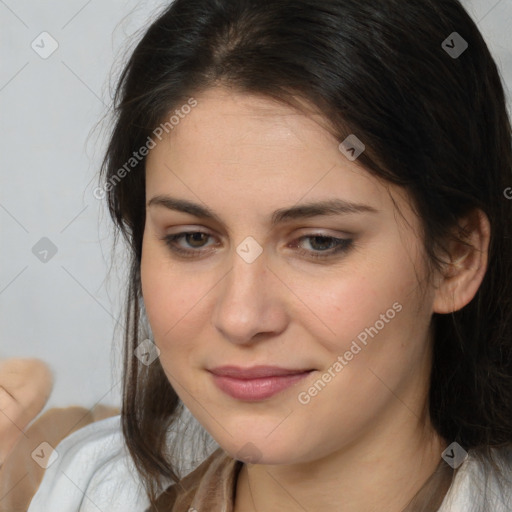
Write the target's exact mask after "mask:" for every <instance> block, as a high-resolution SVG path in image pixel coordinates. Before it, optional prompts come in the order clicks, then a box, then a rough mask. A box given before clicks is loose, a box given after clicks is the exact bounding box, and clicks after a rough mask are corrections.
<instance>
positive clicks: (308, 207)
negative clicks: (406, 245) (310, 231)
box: [147, 195, 379, 226]
mask: <svg viewBox="0 0 512 512" xmlns="http://www.w3.org/2000/svg"><path fill="white" fill-rule="evenodd" d="M147 205H148V207H149V206H163V207H165V208H167V209H169V210H175V211H179V212H183V213H188V214H189V215H193V216H194V217H198V218H201V219H211V220H215V221H216V222H218V223H219V224H222V223H223V222H222V220H221V219H220V217H219V216H218V215H217V214H216V213H215V212H214V211H213V210H211V209H210V208H208V207H206V206H202V205H200V204H197V203H193V202H191V201H188V200H186V199H177V198H174V197H170V196H166V195H157V196H155V197H153V198H152V199H151V200H150V201H149V202H148V204H147ZM378 212H379V210H377V209H375V208H373V207H372V206H369V205H365V204H359V203H352V202H348V201H345V200H342V199H329V200H325V201H318V202H310V203H303V204H300V205H298V206H292V207H290V208H280V209H279V210H276V211H274V212H273V213H272V219H271V225H272V226H275V225H277V224H280V223H284V222H286V221H290V220H297V219H307V218H310V217H318V216H328V215H330V216H332V215H346V214H354V213H378Z"/></svg>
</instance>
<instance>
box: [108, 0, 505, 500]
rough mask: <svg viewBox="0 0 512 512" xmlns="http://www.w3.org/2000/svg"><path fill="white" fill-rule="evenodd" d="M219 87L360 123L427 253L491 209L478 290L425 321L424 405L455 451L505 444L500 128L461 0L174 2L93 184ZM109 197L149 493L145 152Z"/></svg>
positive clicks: (174, 405) (483, 54)
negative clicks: (123, 259)
mask: <svg viewBox="0 0 512 512" xmlns="http://www.w3.org/2000/svg"><path fill="white" fill-rule="evenodd" d="M454 32H457V33H458V34H459V35H460V37H462V38H463V39H464V40H465V41H466V42H467V43H468V48H467V49H466V50H465V51H464V52H463V53H462V54H461V55H458V56H455V55H453V54H450V53H449V52H448V51H447V49H446V46H445V45H443V41H445V40H446V39H447V38H448V37H449V36H452V34H453V33H454ZM452 37H453V36H452ZM216 85H223V86H226V87H230V88H232V89H233V90H236V91H239V92H243V93H247V94H258V95H264V96H266V97H268V98H273V99H277V100H278V101H281V102H284V103H287V104H290V105H292V106H297V108H299V107H298V105H297V101H296V100H297V99H298V98H300V99H302V100H306V101H307V102H308V103H309V104H311V105H314V106H315V107H316V108H317V109H318V111H319V112H321V113H322V114H323V116H324V118H325V119H326V120H327V121H328V122H329V126H330V127H331V128H332V132H333V133H335V134H336V136H337V138H338V139H339V141H340V142H341V141H342V140H344V139H345V137H346V136H347V135H349V134H351V133H354V134H356V135H357V136H358V137H359V138H360V139H361V140H362V141H364V144H365V145H366V151H365V152H364V153H363V154H362V155H361V156H360V157H359V159H358V162H359V163H360V164H362V165H363V166H364V167H365V168H366V169H367V170H368V171H369V172H371V173H373V174H374V175H376V176H379V177H381V178H383V179H385V180H387V181H389V182H391V183H394V184H398V185H400V186H402V187H404V188H405V189H406V190H407V191H408V193H409V196H410V197H411V199H412V201H413V203H414V205H415V208H416V212H417V214H418V216H419V218H420V219H421V220H422V224H423V229H424V233H423V237H424V246H425V252H426V254H427V256H428V258H429V261H430V262H431V263H432V265H433V266H434V265H438V264H439V260H438V256H439V252H438V251H437V248H439V246H440V245H441V242H442V241H443V240H445V239H446V237H447V236H448V234H449V233H450V232H451V231H452V229H453V228H454V227H455V226H456V225H457V222H458V220H459V219H460V218H461V217H462V216H464V215H466V214H468V213H469V212H471V211H473V210H474V209H477V208H478V209H481V210H482V211H483V212H485V213H486V215H487V216H488V218H489V220H490V223H491V229H492V235H491V242H490V249H489V266H488V270H487V273H486V275H485V278H484V280H483V283H482V285H481V287H480V289H479V291H478V292H477V294H476V296H475V298H474V299H473V300H472V301H471V302H470V303H469V304H468V305H467V306H465V307H464V308H462V309H461V310H460V311H457V312H455V313H453V314H447V315H437V314H436V315H434V317H433V319H432V322H433V327H434V347H433V354H434V359H433V366H432V374H431V387H430V400H429V412H430V416H431V419H432V421H433V424H434V426H435V428H436V430H437V431H438V433H439V434H440V435H441V436H442V437H443V438H445V439H446V440H448V441H449V442H451V441H457V442H458V443H459V444H460V445H462V446H463V447H464V448H465V449H466V450H469V449H474V450H475V452H477V451H478V449H480V450H483V451H484V452H485V451H488V449H489V448H490V447H495V446H510V443H511V442H512V350H511V347H512V316H511V313H512V307H511V306H512V232H511V231H512V229H511V226H512V222H511V221H512V201H511V200H507V199H506V197H505V195H504V191H505V190H506V189H507V188H508V187H510V186H512V172H511V170H512V150H511V128H510V122H509V118H508V115H507V109H506V101H505V96H504V90H503V86H502V83H501V80H500V76H499V72H498V70H497V67H496V64H495V62H494V60H493V58H492V56H491V54H490V52H489V50H488V48H487V45H486V43H485V42H484V40H483V38H482V36H481V34H480V32H479V30H478V28H477V26H476V25H475V23H474V22H473V21H472V19H471V18H470V16H469V15H468V14H467V12H466V11H465V10H464V8H463V7H462V6H461V4H460V3H459V1H458V0H408V1H404V0H380V1H378V2H376V1H374V0H273V1H264V0H175V1H174V2H173V3H172V4H171V5H169V6H168V7H167V8H166V9H165V11H163V13H162V14H161V15H160V16H159V17H158V19H156V21H154V22H153V23H152V24H151V26H150V27H149V28H148V29H147V31H146V32H145V34H144V36H143V37H142V40H141V41H140V42H139V43H138V45H137V47H136V48H135V50H134V51H133V53H132V55H131V57H130V59H129V62H128V63H127V65H126V67H125V68H124V71H123V73H122V75H121V77H120V80H119V85H118V88H117V91H116V95H115V98H114V104H115V116H116V117H115V122H114V128H113V131H112V135H111V138H110V143H109V146H108V150H107V153H106V156H105V160H104V163H103V167H102V177H103V179H104V182H105V183H111V184H112V183H113V182H112V179H113V177H114V176H116V175H117V176H119V174H117V173H118V171H119V169H121V168H122V167H123V165H125V164H126V162H127V161H128V160H129V159H130V157H131V156H132V154H133V152H134V151H136V150H138V148H141V147H142V146H144V145H145V144H146V141H147V140H148V137H152V136H153V135H152V134H153V130H154V129H155V127H157V126H158V125H159V124H160V123H162V122H165V120H166V119H167V118H168V116H169V115H170V113H171V112H172V111H174V109H176V108H178V107H180V105H183V104H185V103H187V100H188V99H189V98H190V97H192V96H195V97H198V96H199V94H200V93H201V91H204V90H206V89H209V88H211V87H214V86H216ZM108 206H109V210H110V213H111V216H112V218H113V220H114V222H115V224H116V226H117V228H118V229H119V232H120V233H122V235H123V236H124V237H125V240H126V241H127V242H128V245H129V248H130V261H131V270H130V275H129V281H128V297H127V309H126V331H125V357H124V385H123V404H122V426H123V433H124V436H125V439H126V444H127V446H128V448H129V450H130V453H131V455H132V457H133V459H134V461H135V463H136V466H137V468H138V470H139V471H140V474H141V475H142V477H143V478H144V482H145V485H146V488H147V491H148V496H149V498H150V501H151V503H152V504H153V503H154V500H155V497H156V495H157V493H158V485H157V483H158V482H160V481H161V478H166V479H172V480H177V479H178V478H179V477H180V475H179V474H178V471H175V469H176V464H175V463H176V459H175V457H173V453H174V451H173V447H171V446H169V444H168V443H167V438H166V434H167V432H168V431H169V429H170V428H171V426H172V425H173V424H174V423H175V421H176V418H177V417H178V416H179V414H180V410H181V405H182V404H181V402H180V400H179V398H178V396H177V394H176V393H175V391H174V390H173V389H172V387H171V385H170V384H169V382H168V380H167V378H166V376H165V374H164V372H163V370H162V368H161V365H160V363H159V361H158V360H157V361H155V363H154V364H152V365H150V366H145V365H143V364H141V363H140V361H139V360H138V359H137V358H136V357H134V355H133V352H134V349H135V347H136V346H137V345H138V344H139V343H140V342H141V341H142V339H143V337H142V336H144V334H142V330H141V327H140V322H141V319H143V318H144V311H143V302H142V297H141V282H140V261H141V247H142V237H143V231H144V223H145V172H144V159H141V161H140V162H138V163H137V164H136V165H134V166H133V168H131V169H130V171H129V172H128V173H126V175H125V176H124V177H123V178H122V179H121V180H117V181H116V183H115V185H114V186H111V187H109V188H108ZM178 441H179V440H178Z"/></svg>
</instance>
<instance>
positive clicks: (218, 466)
mask: <svg viewBox="0 0 512 512" xmlns="http://www.w3.org/2000/svg"><path fill="white" fill-rule="evenodd" d="M242 466H243V462H241V461H238V460H236V459H233V458H232V457H231V456H230V455H229V454H228V453H227V452H225V451H224V450H223V449H222V448H218V449H217V450H216V451H214V452H213V453H212V454H211V455H210V456H209V457H208V458H207V459H206V460H205V461H204V462H203V463H202V464H201V465H200V466H198V467H197V468H196V469H195V470H194V471H192V473H189V474H188V475H187V476H185V477H184V478H183V479H182V480H181V487H178V485H176V484H173V485H170V486H169V487H168V488H167V489H166V490H165V491H164V492H163V493H162V494H161V495H160V496H159V498H158V500H157V503H156V506H157V508H156V509H155V508H153V509H151V508H150V509H147V511H146V512H150V511H151V512H154V511H155V510H157V511H158V512H203V511H208V512H233V509H234V505H235V497H236V485H237V480H238V475H239V473H240V470H241V469H242ZM453 476H454V471H453V470H452V468H451V467H450V466H448V464H446V463H444V462H443V461H441V463H440V464H439V465H438V467H437V469H436V471H435V472H434V473H433V474H432V475H431V477H430V478H429V479H428V480H427V482H425V484H424V485H423V487H422V488H421V489H420V491H419V492H418V493H417V494H416V496H415V497H414V498H413V499H412V500H411V502H410V503H409V504H408V505H407V507H406V508H405V509H404V510H403V512H434V511H436V510H438V509H439V507H440V505H441V502H442V501H443V498H444V497H445V495H446V493H447V491H448V489H449V487H450V484H451V482H452V479H453Z"/></svg>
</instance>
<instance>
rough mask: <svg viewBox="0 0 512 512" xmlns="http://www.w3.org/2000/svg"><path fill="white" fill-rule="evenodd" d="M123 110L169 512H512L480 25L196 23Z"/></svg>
mask: <svg viewBox="0 0 512 512" xmlns="http://www.w3.org/2000/svg"><path fill="white" fill-rule="evenodd" d="M116 107H117V109H116V114H117V117H116V120H115V127H114V130H113V133H112V137H111V140H110V145H109V147H108V151H107V154H106V158H105V162H104V167H103V172H104V174H103V177H104V184H103V186H102V190H103V191H104V192H105V193H107V194H108V204H109V208H110V212H111V215H112V217H113V219H114V221H115V223H116V225H117V227H118V228H119V230H120V232H121V233H122V234H123V235H124V237H125V239H126V241H127V242H128V244H129V248H130V257H131V273H130V278H129V293H128V303H127V305H128V308H127V317H126V321H127V329H126V335H125V343H126V352H125V362H124V365H125V374H124V393H123V408H122V413H121V421H122V430H123V434H124V438H125V441H126V445H127V447H128V449H129V451H130V454H131V457H132V458H133V461H134V463H135V465H136V467H137V469H138V471H139V474H140V475H141V478H142V481H143V483H144V485H145V487H146V489H147V495H148V503H149V504H150V508H149V509H148V510H166V511H173V512H178V511H180V512H181V511H187V510H198V511H203V510H204V511H206V510H207V511H209V512H210V511H214V512H215V511H221V510H223V511H234V512H249V511H251V512H252V511H258V512H259V511H271V510H281V511H298V510H301V511H302V510H308V511H314V510H326V509H330V510H340V509H341V508H343V510H347V511H357V512H366V511H373V510H379V511H381V512H401V511H408V512H410V511H419V510H422V511H427V510H428V511H434V510H437V511H440V512H455V511H462V510H464V512H466V511H468V510H472V511H475V512H476V511H484V510H485V511H487V510H493V511H506V510H510V503H512V497H511V493H512V485H511V474H512V473H511V462H512V455H511V450H510V448H511V442H512V352H511V346H512V341H511V337H510V332H512V316H511V312H512V309H511V298H512V245H511V244H512V237H511V235H512V233H511V220H512V202H511V201H510V200H508V199H507V197H506V195H507V194H506V192H505V191H506V190H507V189H508V187H510V186H511V183H512V176H511V168H512V153H511V144H510V142H511V137H510V135H511V131H510V123H509V119H508V116H507V111H506V104H505V98H504V92H503V86H502V83H501V81H500V77H499V74H498V71H497V68H496V65H495V63H494V61H493V59H492V57H491V55H490V53H489V51H488V49H487V46H486V44H485V42H484V41H483V39H482V36H481V34H480V33H479V31H478V29H477V27H476V26H475V24H474V22H473V21H472V20H471V19H470V17H469V16H468V14H467V13H466V12H465V10H464V9H463V7H462V6H461V5H460V3H459V1H458V0H414V1H410V2H403V1H399V0H383V1H381V2H373V1H370V0H357V1H356V0H293V1H292V0H276V1H273V2H262V1H251V0H215V1H207V0H176V1H175V2H173V3H172V4H171V5H170V6H169V7H168V8H167V9H166V10H165V12H163V13H162V14H161V15H160V17H159V18H158V19H157V20H156V21H155V22H154V23H153V24H152V25H151V26H150V27H149V29H148V30H147V32H146V34H145V35H144V37H143V39H142V40H141V42H140V43H139V44H138V46H137V47H136V49H135V51H134V52H133V55H132V57H131V59H130V61H129V62H128V64H127V66H126V68H125V69H124V72H123V74H122V76H121V78H120V82H119V86H118V90H117V95H116ZM146 321H148V322H149V325H146ZM183 405H184V406H186V408H187V409H188V410H189V411H190V412H191V413H192V415H193V416H194V417H195V418H196V419H197V421H198V422H199V423H200V425H201V426H202V427H203V428H204V430H205V431H206V432H207V433H208V434H209V435H210V436H211V437H212V438H213V439H214V440H215V442H216V443H217V444H218V446H219V448H218V449H216V450H215V451H214V452H213V453H209V454H208V453H207V452H206V451H205V456H204V461H203V462H202V463H201V464H200V465H199V467H197V468H196V469H195V470H194V471H192V472H190V473H189V474H188V475H187V476H185V472H183V471H180V467H179V465H180V462H181V461H180V460H179V456H178V453H179V452H178V449H179V447H180V445H181V444H182V443H183V438H182V436H181V434H176V435H175V436H174V437H173V438H172V439H170V438H169V435H168V434H169V433H170V432H174V431H175V430H176V428H177V426H178V425H179V423H178V420H179V419H180V417H181V413H182V411H183V407H182V406H183ZM183 477H184V478H183ZM176 482H177V483H176ZM509 500H510V501H509ZM114 501H115V500H114V499H113V502H114ZM31 510H32V509H31Z"/></svg>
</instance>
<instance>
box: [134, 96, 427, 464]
mask: <svg viewBox="0 0 512 512" xmlns="http://www.w3.org/2000/svg"><path fill="white" fill-rule="evenodd" d="M196 100H197V106H195V107H194V108H191V109H187V108H185V109H182V110H181V112H182V115H181V116H180V118H179V122H178V123H177V124H175V125H174V127H173V129H172V131H169V134H167V135H166V136H165V137H163V138H162V140H161V141H157V144H156V146H155V147H154V148H153V149H151V151H150V153H149V155H148V158H147V164H146V200H147V204H148V206H147V219H146V225H145V231H144V240H143V252H142V264H141V272H142V290H143V296H144V302H145V306H146V310H147V314H148V318H149V321H150V324H151V328H152V332H153V335H154V342H155V343H156V345H157V346H158V348H159V349H160V361H161V364H162V366H163V368H164V371H165V373H166V375H167V377H168V379H169V381H170V383H171V384H172V386H173V387H174V389H175V390H176V392H177V393H178V395H179V397H180V398H181V400H182V401H183V402H184V404H185V405H186V406H187V407H188V409H189V410H190V411H191V412H192V414H193V415H194V416H195V417H196V418H197V419H198V420H199V422H200V423H201V424H202V425H203V427H204V428H205V429H206V430H207V431H208V432H209V433H210V434H211V435H212V436H213V438H214V439H215V440H216V441H217V442H218V443H219V444H220V445H221V446H222V447H223V448H224V449H225V450H226V451H228V452H229V453H231V455H233V456H235V457H237V458H240V459H242V460H244V459H245V460H247V461H253V462H254V461H259V463H262V464H265V463H269V464H280V463H281V464H283V463H293V462H301V461H302V462H304V461H311V460H315V459H318V458H319V457H322V456H328V455H329V454H332V453H334V452H335V451H337V450H342V449H344V448H345V447H348V446H349V445H350V444H351V443H354V442H358V443H364V442H366V441H370V440H371V438H372V436H375V435H377V432H379V431H380V432H382V431H383V429H387V428H389V426H390V424H391V423H392V422H395V424H396V422H397V421H398V422H402V423H403V422H417V421H418V417H419V416H420V414H421V412H422V410H423V408H424V405H425V400H426V394H427V390H428V378H429V372H430V364H431V358H430V343H429V339H430V338H429V333H428V328H429V324H430V318H431V314H432V310H433V300H434V297H435V292H434V290H433V288H432V287H430V286H425V287H422V286H420V284H419V280H423V279H425V275H426V271H425V264H424V259H423V250H422V241H421V238H420V226H419V220H418V218H417V217H416V215H415V214H414V213H413V212H412V210H411V208H410V206H409V204H408V201H407V198H406V196H405V195H404V194H403V193H402V192H401V191H400V190H399V189H397V188H395V187H394V186H392V185H390V184H384V183H383V182H381V181H379V180H378V179H376V178H375V177H373V176H372V175H370V174H369V173H368V172H366V171H365V170H364V169H362V168H361V167H360V165H359V164H358V161H357V159H356V160H355V161H351V160H349V159H348V158H347V156H345V154H344V153H342V152H341V151H340V149H339V147H338V146H339V141H337V140H335V139H334V138H333V137H332V136H331V135H330V134H329V133H328V132H327V131H326V130H325V129H323V128H322V127H321V126H320V124H317V123H316V122H315V121H314V120H312V119H311V118H308V117H306V116H305V115H302V114H300V113H298V112H297V111H294V110H292V109H291V108H289V107H286V106H284V105H281V104H277V103H274V102H273V101H271V100H268V99H264V98H261V97H255V96H248V95H243V94H233V93H230V94H228V93H226V92H225V91H224V90H222V89H211V90H209V91H208V92H207V93H205V94H203V95H201V96H199V97H197V98H196ZM189 110H190V112H189V113H188V114H186V115H184V114H183V112H188V111H189ZM164 135H165V132H164ZM362 142H363V143H364V140H363V141H362ZM393 200H394V201H395V202H396V205H397V206H398V207H399V209H400V212H401V214H400V213H398V212H397V209H396V206H395V205H394V203H393ZM176 201H181V202H183V203H184V202H187V203H193V204H194V205H196V206H195V208H194V209H195V213H193V212H192V213H190V212H188V213H187V212H184V211H180V210H179V209H176V208H175V206H176V203H175V202H176ZM327 201H332V202H334V201H338V202H339V204H338V210H337V211H335V209H331V210H330V211H329V210H325V211H324V208H322V207H319V208H318V209H315V208H310V206H311V205H312V204H314V203H324V202H327ZM303 206H308V208H305V209H302V207H303ZM203 210H207V211H208V212H211V216H205V215H202V214H201V213H200V211H203ZM288 210H289V212H288ZM315 210H316V211H315ZM287 212H288V213H287ZM190 232H192V233H201V234H195V235H189V236H186V235H184V236H181V237H180V238H177V239H174V240H172V239H171V238H170V237H171V236H175V235H179V234H182V233H190ZM166 237H169V238H168V240H167V241H166V239H165V238H166ZM336 239H339V241H337V240H336ZM179 251H183V252H179ZM227 365H230V366H237V367H241V368H242V369H248V368H252V367H254V366H274V367H280V368H284V369H289V370H296V371H297V372H301V371H304V370H308V371H309V370H312V371H310V372H309V373H303V374H302V375H300V376H299V377H297V375H295V377H290V376H288V377H286V378H284V377H274V378H273V379H268V378H267V379H256V380H254V379H253V380H252V381H251V380H249V381H247V380H246V381H245V382H244V381H243V380H240V379H232V378H228V377H224V378H219V377H215V376H214V375H213V374H212V373H211V370H213V369H215V368H219V367H222V366H227ZM223 386H224V387H223ZM280 388H282V389H281V390H280V391H279V389H280ZM379 429H380V430H379Z"/></svg>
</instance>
